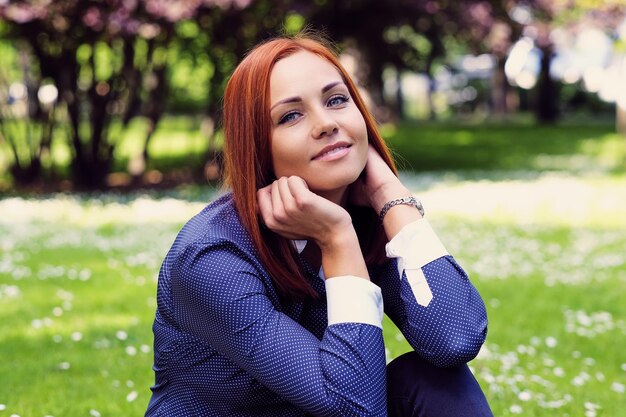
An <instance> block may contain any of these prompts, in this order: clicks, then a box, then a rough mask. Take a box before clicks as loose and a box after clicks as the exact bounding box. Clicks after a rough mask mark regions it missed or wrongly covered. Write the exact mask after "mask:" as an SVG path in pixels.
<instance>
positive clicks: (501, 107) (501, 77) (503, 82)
mask: <svg viewBox="0 0 626 417" xmlns="http://www.w3.org/2000/svg"><path fill="white" fill-rule="evenodd" d="M505 63H506V59H505V58H500V57H496V65H495V68H494V71H493V76H492V77H491V106H492V111H493V113H494V114H496V115H503V114H506V113H508V111H509V107H508V103H507V95H508V90H509V83H508V81H507V79H506V73H505V72H504V64H505Z"/></svg>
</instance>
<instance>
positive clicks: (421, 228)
mask: <svg viewBox="0 0 626 417" xmlns="http://www.w3.org/2000/svg"><path fill="white" fill-rule="evenodd" d="M385 250H386V252H387V257H389V258H398V274H399V275H400V278H402V273H403V272H404V273H406V277H407V281H408V283H409V286H410V287H411V290H412V291H413V295H414V296H415V299H416V300H417V302H418V304H420V305H422V306H425V307H426V306H428V304H430V301H431V300H432V298H433V294H432V292H431V290H430V287H429V286H428V282H427V281H426V276H425V275H424V272H423V271H422V268H423V267H424V266H425V265H427V264H429V263H431V262H432V261H434V260H436V259H439V258H441V257H442V256H446V255H448V251H447V250H446V248H445V247H444V246H443V244H442V243H441V241H440V240H439V238H438V237H437V235H436V234H435V231H434V230H433V229H432V227H430V224H429V223H428V220H426V219H425V218H421V219H419V220H416V221H414V222H413V223H409V224H407V225H406V226H404V227H403V228H402V230H401V231H400V232H399V233H398V234H397V235H396V236H394V238H393V239H391V241H390V242H389V243H387V245H386V247H385Z"/></svg>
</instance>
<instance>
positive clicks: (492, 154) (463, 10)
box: [0, 0, 626, 417]
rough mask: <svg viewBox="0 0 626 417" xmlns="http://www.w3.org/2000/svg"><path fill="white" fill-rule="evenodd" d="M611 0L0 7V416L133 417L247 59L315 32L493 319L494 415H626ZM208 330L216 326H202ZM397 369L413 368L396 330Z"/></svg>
mask: <svg viewBox="0 0 626 417" xmlns="http://www.w3.org/2000/svg"><path fill="white" fill-rule="evenodd" d="M625 16H626V5H625V4H624V2H623V1H621V0H608V1H594V0H555V1H547V0H527V1H520V0H506V1H505V0H502V1H497V0H489V1H487V0H485V1H474V0H462V1H446V0H414V1H409V0H389V1H370V0H349V1H348V0H346V1H331V0H316V1H308V2H304V1H295V0H294V1H288V0H278V1H266V0H189V1H183V0H174V1H166V0H106V1H105V0H102V1H96V0H88V1H71V0H68V1H55V2H52V1H46V0H33V1H7V0H1V1H0V192H1V195H0V357H2V360H1V361H0V417H2V416H11V417H15V416H20V417H31V416H35V417H44V416H54V417H65V416H92V417H98V416H131V415H142V414H143V412H144V410H145V408H146V405H147V402H148V400H149V397H150V391H149V386H150V385H151V384H152V382H153V373H152V371H151V365H152V332H151V323H152V319H153V315H154V309H155V305H156V300H155V288H156V277H157V273H158V268H159V266H160V262H161V260H162V258H163V256H164V255H165V253H166V251H167V249H168V248H169V245H170V244H171V243H172V241H173V239H174V237H175V235H176V232H177V231H178V230H179V228H180V227H181V226H182V224H183V223H184V222H185V221H186V220H187V219H188V218H189V217H191V216H192V215H194V214H195V213H196V212H198V211H199V210H200V209H201V208H202V207H203V206H204V205H205V204H206V203H207V202H208V201H210V200H212V199H213V198H215V196H216V195H218V194H219V193H220V192H221V191H220V188H219V182H220V177H221V163H220V154H221V145H222V136H221V131H220V103H221V101H220V100H221V95H222V91H223V88H224V85H225V82H226V81H227V79H228V75H229V73H230V72H231V71H232V69H233V68H234V66H235V65H236V63H237V62H238V61H239V60H240V59H241V57H242V56H243V54H244V53H245V51H246V50H248V48H249V47H250V46H251V45H253V44H255V43H256V42H258V41H260V40H262V39H266V38H267V37H269V36H272V35H275V34H277V33H281V32H283V33H295V32H297V31H298V30H300V29H301V28H303V27H305V26H307V25H310V26H311V27H312V28H316V29H324V31H325V33H326V34H327V35H328V36H329V37H330V38H331V39H332V40H333V41H335V42H336V44H337V47H338V49H339V51H340V52H341V54H342V60H343V62H344V63H345V65H346V66H347V67H349V68H350V69H351V71H353V73H354V75H355V77H356V78H357V79H358V80H359V83H360V85H361V86H362V87H363V91H364V93H365V94H366V96H367V98H368V102H369V105H370V107H371V109H372V111H373V112H374V113H375V115H376V117H377V120H378V121H379V122H380V124H381V129H382V131H383V133H384V136H385V138H386V139H387V140H388V142H389V144H390V146H391V148H392V149H393V151H394V153H395V155H396V157H397V161H398V164H399V167H400V169H401V171H402V173H401V175H402V177H403V179H404V180H405V181H406V183H407V184H408V185H409V186H410V189H411V190H412V191H414V192H415V194H416V195H418V196H419V197H420V199H421V200H422V201H423V202H424V205H425V207H426V211H427V216H428V217H429V219H430V222H431V223H432V224H433V225H434V227H435V229H436V230H437V231H438V234H439V235H440V237H441V238H442V241H443V242H444V243H445V244H446V246H447V248H448V250H449V251H450V252H451V253H452V254H453V255H454V256H455V257H456V258H457V260H458V261H459V262H460V263H461V264H462V265H463V266H464V267H465V269H466V270H467V271H468V273H469V275H470V277H471V279H472V281H473V282H474V284H475V285H476V286H477V287H478V289H479V291H480V292H481V294H482V296H483V298H484V300H485V302H486V305H487V309H488V314H489V317H490V327H489V335H488V338H487V342H486V344H485V346H484V348H483V349H482V350H481V353H480V354H479V356H478V358H476V359H475V360H474V361H472V362H471V363H470V366H471V368H472V369H473V371H474V373H475V375H476V377H477V378H478V380H479V381H480V383H481V384H482V386H483V388H484V390H485V392H486V395H487V397H488V399H489V401H490V403H491V405H492V407H493V409H494V413H495V415H497V416H510V415H523V416H572V417H573V416H585V417H593V416H623V415H625V414H624V413H625V411H624V410H626V399H625V393H624V391H625V385H626V349H624V346H625V345H626V343H625V342H626V337H625V333H626V303H625V302H624V290H625V289H626V286H625V282H626V262H625V261H626V250H625V248H626V175H625V173H626V136H625V135H626V133H625V132H626V23H625ZM208 319H210V318H208ZM384 331H385V339H386V346H387V351H388V352H387V355H388V359H392V358H394V357H396V356H398V355H399V354H401V353H403V352H404V351H406V350H407V349H408V345H407V343H406V341H405V340H404V339H403V337H402V336H401V334H399V332H398V331H397V329H396V328H395V327H394V326H393V325H392V324H391V323H390V322H388V321H386V322H385V330H384Z"/></svg>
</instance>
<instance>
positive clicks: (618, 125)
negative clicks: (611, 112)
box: [615, 101, 626, 137]
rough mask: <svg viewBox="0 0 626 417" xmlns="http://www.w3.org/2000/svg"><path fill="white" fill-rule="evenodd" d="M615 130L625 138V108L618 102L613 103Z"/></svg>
mask: <svg viewBox="0 0 626 417" xmlns="http://www.w3.org/2000/svg"><path fill="white" fill-rule="evenodd" d="M615 129H616V130H617V133H621V134H622V136H625V137H626V108H624V107H623V106H621V105H620V103H619V101H618V102H617V103H615Z"/></svg>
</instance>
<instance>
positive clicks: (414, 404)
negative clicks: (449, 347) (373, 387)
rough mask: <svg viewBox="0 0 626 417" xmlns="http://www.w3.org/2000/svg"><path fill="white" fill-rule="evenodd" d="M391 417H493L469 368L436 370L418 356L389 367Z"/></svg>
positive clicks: (404, 357) (408, 355)
mask: <svg viewBox="0 0 626 417" xmlns="http://www.w3.org/2000/svg"><path fill="white" fill-rule="evenodd" d="M387 410H388V413H389V417H482V416H490V417H493V413H492V412H491V409H490V408H489V404H487V399H486V398H485V395H484V394H483V392H482V390H481V388H480V385H478V382H477V381H476V378H474V375H472V372H471V371H470V370H469V368H468V366H467V365H462V366H458V367H454V368H437V367H436V366H434V365H431V364H429V363H427V362H425V361H424V360H423V359H421V358H420V357H419V356H418V355H417V354H416V353H415V352H409V353H405V354H404V355H402V356H400V357H398V358H396V359H394V360H393V361H391V363H390V364H389V365H387Z"/></svg>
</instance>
